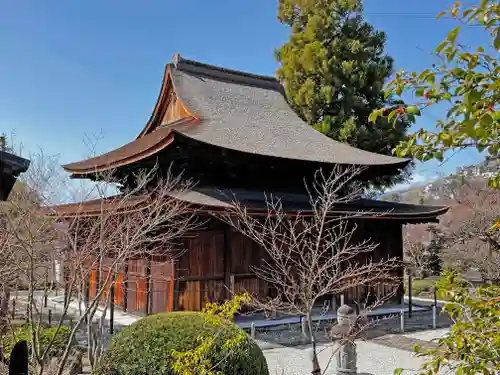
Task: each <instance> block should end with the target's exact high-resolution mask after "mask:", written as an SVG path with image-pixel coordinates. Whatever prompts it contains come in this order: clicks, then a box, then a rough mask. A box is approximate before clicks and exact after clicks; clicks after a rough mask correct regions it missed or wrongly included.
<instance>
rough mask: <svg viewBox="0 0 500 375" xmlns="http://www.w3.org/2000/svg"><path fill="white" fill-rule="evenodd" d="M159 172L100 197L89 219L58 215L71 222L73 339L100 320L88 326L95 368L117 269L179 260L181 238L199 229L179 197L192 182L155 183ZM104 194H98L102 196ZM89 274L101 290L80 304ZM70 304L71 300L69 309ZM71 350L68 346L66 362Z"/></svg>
mask: <svg viewBox="0 0 500 375" xmlns="http://www.w3.org/2000/svg"><path fill="white" fill-rule="evenodd" d="M157 172H158V170H156V169H153V170H151V171H150V172H149V173H147V174H141V175H137V176H136V179H135V181H136V183H135V184H134V187H133V188H131V189H130V190H124V191H122V193H121V194H120V195H118V196H115V197H108V198H103V199H100V200H99V201H98V203H97V207H94V208H93V209H94V212H93V213H92V215H91V216H89V215H88V213H87V212H84V211H83V210H82V211H81V212H78V211H77V212H76V213H75V214H73V215H71V214H62V215H61V213H58V212H56V214H58V216H65V219H66V220H65V222H66V224H67V227H66V228H65V230H63V231H62V232H63V233H64V234H65V235H66V238H67V240H68V244H69V246H68V247H67V248H66V249H65V251H64V263H65V278H66V288H67V290H68V291H69V292H70V293H71V294H72V295H75V296H77V300H78V307H79V308H80V309H81V312H80V318H79V319H77V321H76V322H75V323H76V326H75V328H74V329H73V331H72V335H73V336H74V334H75V333H76V330H77V328H78V327H79V326H80V325H81V324H82V323H83V322H84V321H88V322H90V323H92V322H93V321H95V320H96V318H97V322H96V323H97V324H87V335H88V355H89V360H90V364H91V366H92V369H95V368H96V366H97V364H98V363H99V361H100V359H101V356H102V354H103V345H104V342H103V338H104V337H105V334H104V331H103V330H104V319H105V316H106V311H107V307H108V305H109V302H110V298H111V293H109V290H110V286H111V285H112V284H114V283H115V281H116V280H115V277H116V274H117V273H118V271H119V270H121V269H123V267H124V265H125V262H126V261H127V260H129V259H137V258H150V257H152V256H155V255H161V256H170V258H174V257H176V256H179V255H180V252H181V251H182V250H181V249H180V247H179V246H180V241H179V240H180V238H181V237H182V236H183V235H184V234H185V233H186V232H188V231H191V230H193V229H195V228H196V227H197V225H198V223H197V221H196V219H195V212H194V211H193V210H192V209H191V208H190V206H189V204H188V203H186V202H183V201H181V200H178V199H176V198H175V196H176V194H179V193H182V192H183V191H185V190H187V189H189V188H190V187H191V184H190V183H189V182H185V181H183V180H182V179H181V178H180V177H176V176H173V175H172V174H170V173H166V174H164V176H163V178H161V179H156V177H157ZM153 180H154V181H153ZM104 192H105V190H100V194H103V193H104ZM56 211H57V209H56ZM71 216H72V217H71ZM91 270H92V271H95V272H96V279H97V280H99V286H98V290H97V292H96V293H95V294H94V295H93V296H92V298H89V299H88V300H87V301H85V300H84V301H82V299H85V297H86V295H87V293H86V290H85V288H86V285H87V283H88V280H89V278H90V272H91ZM103 299H104V308H103V311H101V315H100V317H98V316H97V315H96V312H97V310H98V307H99V304H100V302H102V300H103ZM82 302H83V303H82ZM70 303H71V300H70V299H68V300H67V301H66V305H69V304H70ZM70 350H71V345H69V344H68V346H67V347H66V350H65V353H64V354H63V358H62V360H63V361H64V360H66V359H67V357H68V355H69V353H70ZM61 371H62V370H61Z"/></svg>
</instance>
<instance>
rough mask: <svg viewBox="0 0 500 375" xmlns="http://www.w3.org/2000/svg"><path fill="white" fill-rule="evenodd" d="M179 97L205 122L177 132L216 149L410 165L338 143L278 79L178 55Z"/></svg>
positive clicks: (337, 161) (175, 73)
mask: <svg viewBox="0 0 500 375" xmlns="http://www.w3.org/2000/svg"><path fill="white" fill-rule="evenodd" d="M171 74H172V78H173V83H174V88H175V92H176V94H177V96H178V97H179V98H180V99H181V100H182V102H183V103H184V104H185V105H186V106H187V107H188V108H189V109H190V111H192V112H193V113H195V114H196V115H197V116H198V117H200V119H201V124H200V125H199V126H181V127H179V128H176V129H175V130H174V131H179V132H181V133H182V134H183V135H185V136H188V137H190V138H193V139H195V140H198V141H200V142H206V143H209V144H211V145H215V146H219V147H223V148H228V149H233V150H238V151H243V152H247V153H251V154H260V155H266V156H274V157H280V158H288V159H295V160H304V161H312V162H320V163H333V164H349V165H391V164H392V165H398V164H400V165H401V166H404V165H406V164H407V163H408V161H409V160H408V159H401V158H396V157H392V156H386V155H381V154H376V153H372V152H368V151H363V150H360V149H358V148H355V147H351V146H349V145H347V144H345V143H341V142H337V141H334V140H332V139H330V138H329V137H327V136H325V135H324V134H322V133H320V132H318V131H317V130H315V129H314V128H312V127H311V126H310V125H308V124H307V123H305V122H304V121H303V120H302V119H301V118H300V117H299V116H298V115H297V114H296V113H295V112H294V111H293V110H292V108H291V107H290V106H289V105H288V103H287V101H286V99H285V95H284V90H283V87H282V86H281V84H280V83H279V82H278V81H277V80H276V79H275V78H273V77H265V76H258V75H254V74H249V73H244V72H238V71H233V70H229V69H224V68H219V67H214V66H212V65H207V64H202V63H199V62H196V61H192V60H186V59H183V58H182V57H180V56H179V55H176V56H175V57H174V62H173V63H172V65H171Z"/></svg>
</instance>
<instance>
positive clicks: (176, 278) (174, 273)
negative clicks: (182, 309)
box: [172, 260, 180, 311]
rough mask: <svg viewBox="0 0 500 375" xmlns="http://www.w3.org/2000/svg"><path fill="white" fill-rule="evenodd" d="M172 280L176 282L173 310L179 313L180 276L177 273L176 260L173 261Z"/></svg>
mask: <svg viewBox="0 0 500 375" xmlns="http://www.w3.org/2000/svg"><path fill="white" fill-rule="evenodd" d="M172 278H173V281H174V301H173V306H172V310H173V311H177V310H179V286H180V285H179V284H180V283H179V275H178V272H177V267H176V264H175V260H172Z"/></svg>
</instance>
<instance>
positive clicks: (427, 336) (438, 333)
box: [404, 328, 450, 341]
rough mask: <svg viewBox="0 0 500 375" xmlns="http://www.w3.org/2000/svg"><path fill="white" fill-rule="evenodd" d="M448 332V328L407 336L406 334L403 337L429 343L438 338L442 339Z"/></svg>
mask: <svg viewBox="0 0 500 375" xmlns="http://www.w3.org/2000/svg"><path fill="white" fill-rule="evenodd" d="M449 331H450V329H449V328H443V329H436V330H428V331H421V332H414V333H409V334H406V335H404V336H406V337H410V338H413V339H418V340H424V341H431V340H434V339H439V338H441V337H443V336H444V335H445V334H446V333H448V332H449Z"/></svg>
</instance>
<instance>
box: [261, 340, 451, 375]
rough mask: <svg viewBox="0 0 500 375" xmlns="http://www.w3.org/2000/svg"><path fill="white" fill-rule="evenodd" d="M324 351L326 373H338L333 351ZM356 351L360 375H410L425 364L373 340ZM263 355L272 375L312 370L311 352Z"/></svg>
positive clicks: (283, 350) (286, 350)
mask: <svg viewBox="0 0 500 375" xmlns="http://www.w3.org/2000/svg"><path fill="white" fill-rule="evenodd" d="M321 349H322V351H321V353H320V354H319V362H320V366H322V370H323V371H324V374H325V375H333V374H335V372H336V371H335V358H332V356H333V354H332V351H333V350H332V348H331V347H329V346H326V345H323V346H321ZM357 351H358V361H357V366H358V375H392V374H393V373H394V370H395V369H396V368H400V367H401V368H404V369H405V370H406V371H405V372H404V374H405V375H407V374H408V375H409V374H414V373H416V371H417V370H418V369H419V368H420V367H421V366H422V364H423V363H424V362H425V359H424V358H418V357H416V356H415V355H414V354H413V353H411V352H409V351H406V350H402V349H397V348H393V347H388V346H385V345H380V344H377V343H374V342H373V341H368V342H359V343H358V344H357ZM264 355H265V356H266V359H267V362H268V366H269V374H270V375H304V374H308V373H310V371H311V360H310V358H311V351H310V349H297V348H290V347H282V348H274V349H269V350H264ZM330 361H331V362H330ZM329 362H330V364H329ZM328 364H329V365H328ZM445 373H446V371H443V372H440V374H445Z"/></svg>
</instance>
